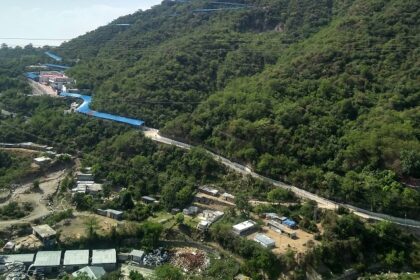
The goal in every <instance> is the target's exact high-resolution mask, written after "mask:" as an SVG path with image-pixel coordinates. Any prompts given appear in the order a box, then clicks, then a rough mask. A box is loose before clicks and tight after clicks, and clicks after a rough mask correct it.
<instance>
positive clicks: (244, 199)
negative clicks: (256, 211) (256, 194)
mask: <svg viewBox="0 0 420 280" xmlns="http://www.w3.org/2000/svg"><path fill="white" fill-rule="evenodd" d="M235 204H236V208H238V210H239V211H241V213H243V214H245V215H248V214H249V212H250V211H251V204H250V203H249V198H248V196H247V195H246V194H245V193H238V194H237V195H236V196H235Z"/></svg>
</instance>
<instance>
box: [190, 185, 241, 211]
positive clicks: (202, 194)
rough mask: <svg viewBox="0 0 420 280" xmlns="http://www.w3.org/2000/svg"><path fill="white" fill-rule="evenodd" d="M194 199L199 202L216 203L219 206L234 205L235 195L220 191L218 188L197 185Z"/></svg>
mask: <svg viewBox="0 0 420 280" xmlns="http://www.w3.org/2000/svg"><path fill="white" fill-rule="evenodd" d="M194 201H195V202H197V203H201V204H216V205H221V206H227V207H231V206H235V203H234V202H235V196H234V195H232V194H229V193H227V192H223V193H222V192H220V191H219V190H217V189H215V188H212V187H209V186H200V187H198V193H197V194H196V195H195V197H194Z"/></svg>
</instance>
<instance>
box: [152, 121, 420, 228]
mask: <svg viewBox="0 0 420 280" xmlns="http://www.w3.org/2000/svg"><path fill="white" fill-rule="evenodd" d="M144 135H145V136H146V137H148V138H150V139H152V140H154V141H156V142H160V143H163V144H168V145H173V146H177V147H179V148H182V149H187V150H189V149H191V148H192V147H193V146H191V145H189V144H186V143H182V142H179V141H175V140H172V139H170V138H166V137H163V136H161V135H160V134H159V130H157V129H154V128H148V127H145V128H144ZM207 152H208V153H209V154H210V155H211V156H212V157H213V158H214V159H215V160H216V161H218V162H220V163H222V164H223V165H225V166H226V167H228V168H229V169H232V170H234V171H236V172H238V173H240V174H242V175H249V176H251V177H253V178H256V179H260V180H263V181H265V182H268V183H270V184H272V185H274V186H276V187H280V188H283V189H287V190H290V191H292V192H293V193H295V194H296V195H297V196H298V197H301V198H304V199H309V200H313V201H316V202H317V203H318V206H319V207H320V208H325V209H337V208H338V207H339V206H342V207H345V208H347V209H348V210H350V211H351V212H353V213H354V214H355V215H357V216H359V217H362V218H365V219H371V220H376V221H383V220H387V221H390V222H392V223H395V224H398V225H402V226H407V227H412V228H420V221H416V220H412V219H404V218H399V217H394V216H390V215H386V214H381V213H376V212H371V211H368V210H365V209H361V208H357V207H355V206H352V205H348V204H341V203H337V202H334V201H332V200H329V199H326V198H323V197H321V196H318V195H316V194H313V193H310V192H308V191H305V190H302V189H299V188H297V187H295V186H292V185H288V184H285V183H283V182H280V181H276V180H273V179H270V178H268V177H265V176H262V175H260V174H258V173H255V172H254V171H252V170H251V169H250V168H249V167H247V166H244V165H241V164H239V163H236V162H232V161H230V160H228V159H227V158H224V157H222V156H220V155H217V154H215V153H212V152H210V151H207Z"/></svg>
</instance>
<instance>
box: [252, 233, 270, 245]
mask: <svg viewBox="0 0 420 280" xmlns="http://www.w3.org/2000/svg"><path fill="white" fill-rule="evenodd" d="M254 240H255V241H257V242H260V243H262V244H264V245H266V246H272V245H274V244H275V242H274V240H273V239H271V238H270V237H268V236H267V235H265V234H257V235H255V237H254Z"/></svg>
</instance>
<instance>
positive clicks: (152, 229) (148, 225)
mask: <svg viewBox="0 0 420 280" xmlns="http://www.w3.org/2000/svg"><path fill="white" fill-rule="evenodd" d="M162 231H163V227H162V225H161V224H157V223H152V222H145V223H143V224H142V225H141V232H142V234H143V238H142V240H141V244H142V246H143V247H145V248H147V249H153V248H156V247H157V246H158V244H159V238H160V235H161V233H162Z"/></svg>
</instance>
